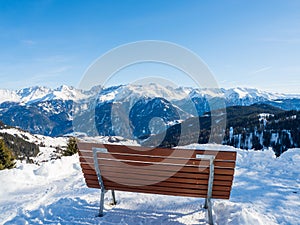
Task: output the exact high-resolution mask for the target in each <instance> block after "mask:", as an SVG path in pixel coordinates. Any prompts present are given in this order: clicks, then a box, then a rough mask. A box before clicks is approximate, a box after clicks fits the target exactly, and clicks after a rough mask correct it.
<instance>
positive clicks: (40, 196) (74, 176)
mask: <svg viewBox="0 0 300 225" xmlns="http://www.w3.org/2000/svg"><path fill="white" fill-rule="evenodd" d="M192 147H197V148H204V147H205V148H216V149H233V148H231V147H226V146H219V145H218V146H217V145H210V146H207V145H205V146H203V145H193V146H192ZM237 152H238V157H237V168H236V173H235V179H234V184H233V189H232V194H231V199H230V200H213V217H214V221H215V224H219V225H221V224H232V225H233V224H255V225H259V224H263V225H269V224H295V225H296V224H300V213H299V212H300V149H290V150H289V151H287V152H285V153H283V154H282V156H281V157H280V158H275V156H274V154H273V151H271V150H267V151H242V150H238V149H237ZM0 184H1V185H0V224H5V225H8V224H13V225H15V224H30V225H31V224H85V225H89V224H101V225H102V224H104V225H112V224H122V225H123V224H129V225H135V224H143V225H148V224H155V225H156V224H175V225H180V224H207V218H206V216H207V215H206V210H204V209H203V208H202V207H203V203H204V199H197V198H185V197H173V196H162V195H150V194H137V193H127V192H116V197H117V201H118V204H117V205H116V206H110V205H109V204H108V203H109V200H110V193H108V194H107V195H106V203H107V204H106V205H105V216H104V217H102V218H100V217H96V215H97V212H98V208H99V190H97V189H89V188H87V187H86V185H85V183H84V180H83V176H82V173H81V168H80V165H79V162H78V156H71V157H63V158H62V159H58V160H52V161H49V162H45V163H42V164H41V165H39V166H38V165H33V164H19V165H18V166H17V168H15V169H12V170H4V171H0Z"/></svg>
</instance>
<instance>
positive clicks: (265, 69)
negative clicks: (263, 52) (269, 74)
mask: <svg viewBox="0 0 300 225" xmlns="http://www.w3.org/2000/svg"><path fill="white" fill-rule="evenodd" d="M270 69H272V67H271V66H266V67H262V68H260V69H257V70H254V71H251V72H250V74H257V73H262V72H265V71H267V70H270Z"/></svg>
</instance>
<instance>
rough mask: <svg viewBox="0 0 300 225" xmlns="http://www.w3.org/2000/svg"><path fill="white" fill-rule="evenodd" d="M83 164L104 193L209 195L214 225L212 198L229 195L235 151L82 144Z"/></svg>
mask: <svg viewBox="0 0 300 225" xmlns="http://www.w3.org/2000/svg"><path fill="white" fill-rule="evenodd" d="M77 144H78V148H79V156H80V165H81V168H82V172H83V175H84V178H85V181H86V184H87V186H88V187H90V188H100V189H101V200H100V210H99V216H103V207H104V194H105V193H106V191H108V190H111V192H112V198H113V202H112V203H113V204H116V200H115V193H114V191H115V190H118V191H129V192H140V193H150V194H163V195H173V196H187V197H200V198H205V199H206V200H205V204H204V208H206V209H208V220H209V223H210V224H213V219H212V207H211V198H216V199H229V197H230V192H231V187H232V181H233V175H234V168H235V161H236V152H235V151H211V150H191V149H179V148H176V149H170V148H147V147H140V146H125V145H112V144H99V143H88V142H78V143H77Z"/></svg>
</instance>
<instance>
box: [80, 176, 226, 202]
mask: <svg viewBox="0 0 300 225" xmlns="http://www.w3.org/2000/svg"><path fill="white" fill-rule="evenodd" d="M86 182H87V186H88V187H93V188H99V184H98V183H96V182H94V181H91V180H87V181H86ZM105 187H106V189H107V190H119V191H131V192H141V193H151V194H154V193H155V194H166V195H175V196H190V197H203V198H206V196H207V190H195V189H186V188H176V187H173V188H172V187H160V186H155V185H151V186H134V187H132V186H126V185H121V184H116V183H114V182H106V183H105ZM212 196H213V198H222V199H228V198H229V196H230V192H229V191H213V194H212Z"/></svg>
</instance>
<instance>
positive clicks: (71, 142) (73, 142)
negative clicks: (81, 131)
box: [63, 137, 78, 156]
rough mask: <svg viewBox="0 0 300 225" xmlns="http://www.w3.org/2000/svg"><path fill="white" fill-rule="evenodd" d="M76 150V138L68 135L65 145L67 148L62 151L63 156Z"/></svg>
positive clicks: (69, 154) (72, 153)
mask: <svg viewBox="0 0 300 225" xmlns="http://www.w3.org/2000/svg"><path fill="white" fill-rule="evenodd" d="M77 152H78V146H77V143H76V138H74V137H70V138H69V142H68V145H67V149H66V150H65V151H64V152H63V155H64V156H71V155H74V154H76V153H77Z"/></svg>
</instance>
